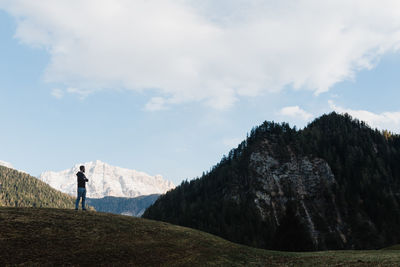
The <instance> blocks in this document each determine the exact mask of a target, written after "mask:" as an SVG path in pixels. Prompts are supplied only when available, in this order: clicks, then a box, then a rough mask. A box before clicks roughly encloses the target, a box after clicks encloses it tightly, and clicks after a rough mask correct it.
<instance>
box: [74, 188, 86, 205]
mask: <svg viewBox="0 0 400 267" xmlns="http://www.w3.org/2000/svg"><path fill="white" fill-rule="evenodd" d="M81 198H82V209H83V210H86V208H85V202H86V188H82V187H78V198H77V199H76V202H75V209H76V210H77V209H78V206H79V201H80V200H81Z"/></svg>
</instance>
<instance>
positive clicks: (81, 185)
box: [75, 165, 89, 210]
mask: <svg viewBox="0 0 400 267" xmlns="http://www.w3.org/2000/svg"><path fill="white" fill-rule="evenodd" d="M79 169H80V171H79V172H78V173H77V174H76V176H77V178H78V198H77V199H76V202H75V210H78V206H79V201H80V199H81V198H82V210H86V207H85V202H86V182H89V179H88V178H86V176H85V166H83V165H82V166H80V167H79Z"/></svg>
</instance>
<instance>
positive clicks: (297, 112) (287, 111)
mask: <svg viewBox="0 0 400 267" xmlns="http://www.w3.org/2000/svg"><path fill="white" fill-rule="evenodd" d="M279 114H280V115H283V116H289V117H293V118H300V119H302V120H309V119H311V118H312V117H313V115H312V114H311V113H308V112H307V111H305V110H303V109H301V108H300V107H299V106H291V107H284V108H282V109H281V110H280V111H279Z"/></svg>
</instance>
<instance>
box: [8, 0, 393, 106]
mask: <svg viewBox="0 0 400 267" xmlns="http://www.w3.org/2000/svg"><path fill="white" fill-rule="evenodd" d="M0 8H1V9H4V10H6V11H7V12H8V13H9V14H11V15H12V16H13V17H14V18H15V19H16V21H17V30H16V33H15V37H16V38H17V39H18V40H20V42H22V43H24V44H27V45H29V46H32V47H38V48H41V49H46V50H47V51H48V53H49V54H50V58H51V60H50V62H49V64H48V66H47V69H46V70H45V74H44V78H45V80H46V81H47V82H49V83H54V84H55V86H56V87H57V88H60V87H62V86H64V87H65V88H74V90H73V92H72V91H71V90H70V93H77V94H78V95H80V96H85V95H88V94H90V93H92V92H95V91H96V90H104V89H118V90H121V89H126V90H136V91H149V92H151V93H152V94H153V95H154V92H155V98H152V99H151V100H150V102H149V103H148V105H147V106H146V107H145V108H146V109H148V110H159V109H164V108H165V105H173V104H179V103H184V102H190V101H198V102H203V103H205V104H207V105H210V106H212V107H214V108H220V109H223V108H227V107H230V106H232V105H233V104H234V103H235V101H237V100H238V99H240V98H241V97H244V96H258V95H260V94H265V93H268V92H271V91H279V90H281V89H282V88H284V87H286V86H292V87H293V88H295V89H302V90H311V91H314V92H315V93H316V94H318V93H322V92H326V91H328V90H329V88H330V87H332V86H333V85H334V84H335V83H337V82H340V81H343V80H346V79H351V78H352V77H354V75H355V73H356V72H357V71H359V70H361V69H370V68H372V67H374V65H375V64H376V63H377V61H378V60H379V58H380V57H381V56H382V55H383V54H384V53H387V52H393V51H398V50H399V48H400V2H399V1H397V0H381V1H372V0H352V1H351V0H350V1H349V0H326V1H320V0H299V1H290V0H287V1H272V0H264V1H262V0H247V1H244V0H231V1H228V0H221V1H217V2H216V1H211V0H204V1H194V0H146V1H143V0H79V1H78V0H41V1H30V0H0ZM60 85H61V86H60ZM64 90H65V91H66V89H64ZM53 95H55V96H56V97H58V96H62V95H63V92H61V91H53Z"/></svg>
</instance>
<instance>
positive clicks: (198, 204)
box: [143, 112, 400, 250]
mask: <svg viewBox="0 0 400 267" xmlns="http://www.w3.org/2000/svg"><path fill="white" fill-rule="evenodd" d="M265 143H268V146H269V149H271V150H272V153H273V155H274V157H276V158H278V159H279V162H280V163H284V162H286V161H289V160H290V159H291V157H292V156H293V155H294V156H307V157H310V158H314V157H318V158H322V159H324V160H325V161H326V162H327V163H328V164H329V166H330V168H331V169H332V171H333V173H334V175H335V179H336V181H337V187H336V188H335V190H334V192H333V194H334V197H335V201H336V203H337V204H338V206H339V207H338V208H339V211H340V213H341V214H342V215H343V218H342V219H343V221H344V223H345V224H346V225H348V226H349V229H348V230H349V240H347V243H346V246H345V247H343V244H340V242H339V241H338V240H336V239H335V238H334V237H329V233H328V232H329V230H328V229H324V220H328V219H331V218H320V221H317V222H315V223H316V226H317V227H319V229H318V230H320V231H326V232H327V240H328V241H327V244H326V247H324V248H328V249H338V248H360V249H361V248H379V247H383V246H387V245H391V244H395V243H397V242H400V229H399V227H398V225H400V210H399V203H400V164H399V162H400V137H399V136H398V135H394V134H392V133H389V132H387V131H385V132H381V131H378V130H373V129H371V128H370V127H369V126H368V125H366V124H365V123H364V122H360V121H358V120H354V119H352V118H351V117H350V116H349V115H347V114H346V115H339V114H336V113H334V112H333V113H331V114H329V115H324V116H322V117H320V118H318V119H316V120H315V121H313V122H312V123H310V124H309V125H308V126H307V127H305V128H304V129H303V130H297V129H296V128H291V127H290V126H289V125H288V124H287V123H281V124H279V123H275V122H264V123H263V124H262V125H260V126H259V127H256V128H253V129H252V130H251V132H250V133H249V135H248V136H247V138H246V140H244V141H243V142H242V143H241V144H240V145H239V146H238V147H237V148H236V149H233V150H232V151H230V153H229V154H228V155H227V156H224V157H223V159H222V160H221V162H220V163H218V164H217V165H216V166H214V167H213V168H212V169H211V170H210V171H209V172H206V173H204V174H203V175H202V176H201V177H200V178H197V179H194V180H191V181H190V182H189V181H183V182H182V184H181V185H180V186H178V187H177V188H176V189H174V190H172V191H169V192H168V193H167V194H165V195H163V196H161V197H160V198H159V199H158V200H157V201H156V202H155V203H154V204H153V205H152V206H151V207H149V208H148V209H147V210H146V212H145V213H144V215H143V217H145V218H150V219H156V220H162V221H167V222H170V223H174V224H179V225H183V226H187V227H192V228H197V229H200V230H203V231H207V232H210V233H213V234H217V235H219V236H222V237H224V238H226V239H229V240H231V241H234V242H238V243H242V244H246V245H251V246H256V247H261V248H272V249H282V250H313V249H317V248H315V247H313V246H312V244H311V243H310V240H309V238H307V236H309V234H307V229H305V226H304V224H302V218H299V217H298V214H299V212H298V211H297V210H296V207H297V206H296V203H295V201H296V200H293V201H292V202H290V203H291V204H293V205H291V207H290V208H289V209H288V210H289V211H290V212H289V213H288V214H287V218H283V219H284V222H285V223H283V226H282V225H281V226H280V227H281V228H278V227H277V226H276V223H274V222H273V220H274V218H267V219H266V220H263V219H262V216H261V215H260V212H259V210H258V209H257V208H256V205H255V204H254V199H255V196H254V192H255V191H256V189H257V187H258V186H259V184H258V183H257V182H255V181H254V177H253V176H252V175H251V170H250V168H249V165H250V160H251V155H252V153H253V152H255V151H257V150H259V149H261V147H262V146H263V145H264V144H265ZM326 208H331V207H326ZM283 227H286V228H285V229H283ZM288 232H293V235H290V236H288V234H287V233H288ZM296 234H297V236H296ZM319 249H320V248H319Z"/></svg>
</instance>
